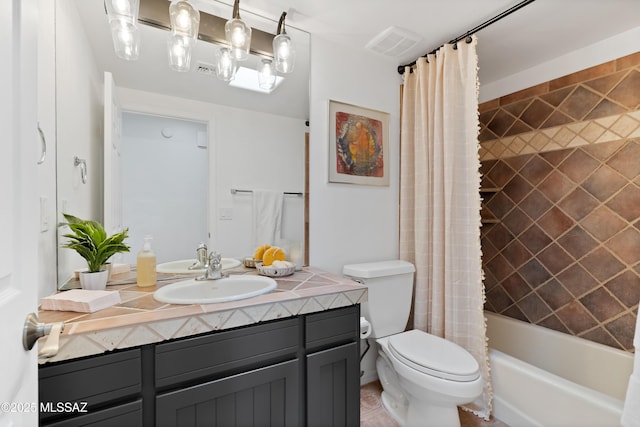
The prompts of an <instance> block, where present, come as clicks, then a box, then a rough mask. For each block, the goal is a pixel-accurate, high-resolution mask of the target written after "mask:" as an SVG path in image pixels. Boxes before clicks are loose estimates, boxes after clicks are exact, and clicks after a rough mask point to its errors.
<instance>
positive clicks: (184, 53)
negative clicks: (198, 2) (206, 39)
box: [167, 0, 200, 72]
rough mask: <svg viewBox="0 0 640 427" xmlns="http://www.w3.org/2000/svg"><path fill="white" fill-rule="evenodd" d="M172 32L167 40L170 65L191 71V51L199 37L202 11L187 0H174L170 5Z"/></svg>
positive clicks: (175, 68) (177, 68) (178, 69)
mask: <svg viewBox="0 0 640 427" xmlns="http://www.w3.org/2000/svg"><path fill="white" fill-rule="evenodd" d="M169 16H170V18H171V33H170V34H169V39H168V41H167V46H168V53H169V66H170V67H171V68H173V69H174V70H176V71H183V72H184V71H189V69H190V68H191V51H192V50H193V46H195V44H196V40H197V38H198V29H199V27H200V12H198V9H196V8H194V7H193V6H192V5H191V3H189V2H188V1H187V0H178V1H173V2H172V3H171V5H170V6H169Z"/></svg>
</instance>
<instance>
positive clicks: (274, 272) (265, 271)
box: [256, 262, 296, 277]
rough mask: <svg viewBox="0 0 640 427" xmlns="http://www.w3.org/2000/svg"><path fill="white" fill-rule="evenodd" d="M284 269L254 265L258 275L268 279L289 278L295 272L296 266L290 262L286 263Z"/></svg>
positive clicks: (260, 264)
mask: <svg viewBox="0 0 640 427" xmlns="http://www.w3.org/2000/svg"><path fill="white" fill-rule="evenodd" d="M286 264H287V266H286V267H273V266H264V265H262V263H261V262H258V263H256V269H257V270H258V274H262V275H263V276H269V277H283V276H291V275H292V274H293V273H295V272H296V265H295V264H294V263H292V262H286Z"/></svg>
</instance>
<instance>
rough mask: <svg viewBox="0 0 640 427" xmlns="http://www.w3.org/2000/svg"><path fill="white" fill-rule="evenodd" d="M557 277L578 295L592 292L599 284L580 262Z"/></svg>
mask: <svg viewBox="0 0 640 427" xmlns="http://www.w3.org/2000/svg"><path fill="white" fill-rule="evenodd" d="M557 279H558V281H559V282H560V283H562V285H563V286H564V287H565V288H566V289H567V290H568V291H569V292H571V293H572V294H573V295H574V296H576V297H580V296H582V295H584V294H586V293H588V292H590V291H591V290H593V289H594V288H595V287H597V286H598V285H599V284H598V282H597V281H596V280H595V279H594V278H593V276H591V275H590V274H589V273H588V272H587V270H585V269H584V268H582V266H580V265H579V264H574V265H572V266H571V267H569V268H568V269H566V270H565V271H563V272H562V273H560V274H559V275H558V277H557Z"/></svg>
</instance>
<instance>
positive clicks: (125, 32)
mask: <svg viewBox="0 0 640 427" xmlns="http://www.w3.org/2000/svg"><path fill="white" fill-rule="evenodd" d="M110 25H111V38H112V40H113V48H114V50H115V51H116V55H117V56H118V57H119V58H122V59H125V60H127V61H134V60H136V59H138V57H139V56H140V31H139V30H138V27H137V26H136V25H132V24H130V23H128V22H122V21H120V20H114V21H111V24H110Z"/></svg>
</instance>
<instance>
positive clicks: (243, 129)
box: [43, 0, 309, 286]
mask: <svg viewBox="0 0 640 427" xmlns="http://www.w3.org/2000/svg"><path fill="white" fill-rule="evenodd" d="M141 1H143V2H144V1H146V0H141ZM153 1H156V0H153ZM229 3H232V2H229ZM193 4H194V6H196V7H197V8H198V9H200V10H201V12H205V13H208V14H211V15H215V16H219V17H222V18H225V19H229V18H230V17H231V16H232V5H231V4H225V3H221V2H218V1H212V0H208V1H193ZM166 5H167V8H168V7H169V2H168V1H166ZM280 12H281V11H273V15H274V16H275V15H279V14H280ZM241 14H242V18H243V19H244V20H245V21H246V22H247V23H248V24H249V25H251V26H252V27H253V28H256V29H259V30H261V31H264V32H268V33H271V34H275V33H276V29H277V22H276V21H274V20H271V19H266V18H264V17H261V16H258V15H256V14H253V13H251V11H249V10H243V11H241ZM51 15H52V16H51V19H53V22H54V23H55V24H54V26H53V28H54V30H53V32H54V34H52V36H53V41H51V43H50V44H51V45H52V46H53V47H54V48H55V55H51V57H52V58H54V59H53V61H52V62H53V63H52V64H49V65H48V69H49V70H50V71H51V73H50V74H51V76H50V77H49V78H48V81H50V82H51V84H52V85H55V127H56V130H55V135H56V144H55V145H56V181H57V185H56V193H57V195H56V197H57V210H58V214H60V213H62V212H68V213H71V214H74V215H77V216H80V217H91V218H97V219H100V220H102V221H104V222H105V225H107V228H108V231H110V232H111V231H115V230H114V228H117V227H128V228H129V230H130V236H131V237H130V239H129V244H130V245H131V247H132V251H131V253H130V254H126V255H125V256H124V257H123V258H122V259H121V260H120V261H121V262H125V263H135V254H136V253H137V251H138V250H139V249H140V248H141V246H142V243H143V236H144V235H147V234H151V235H153V238H154V242H153V245H154V246H155V247H156V252H157V256H158V261H159V262H165V261H171V260H174V259H176V258H189V257H193V256H195V250H196V248H197V246H198V244H199V243H200V242H205V243H207V244H208V246H209V248H210V249H216V250H218V251H220V252H221V253H222V255H223V256H228V257H234V258H241V257H244V256H250V255H251V254H252V251H253V245H254V244H255V243H256V242H255V233H254V232H253V231H252V224H253V218H254V216H255V212H254V211H253V210H254V209H255V207H254V206H253V203H252V193H251V191H253V190H262V189H264V190H277V191H282V192H283V193H289V195H286V196H285V197H284V202H283V212H282V220H283V223H282V231H281V239H282V242H288V243H292V244H294V245H300V246H302V247H303V248H304V247H305V232H304V229H305V209H304V206H305V196H304V191H305V188H304V182H305V162H304V156H305V144H306V142H305V141H306V138H305V136H306V134H307V133H308V115H309V35H308V34H307V33H305V32H303V31H300V30H297V29H296V28H295V23H294V22H293V23H292V22H288V23H287V27H286V30H287V34H289V35H290V36H291V37H292V39H293V40H294V43H295V46H296V53H297V55H296V62H295V67H294V70H293V72H292V73H291V74H287V75H286V76H284V79H283V81H282V83H281V84H280V85H279V86H278V87H276V89H275V90H273V92H271V93H268V94H266V93H260V92H254V91H251V90H247V89H241V88H237V87H234V86H233V85H231V84H228V83H226V82H223V81H221V80H219V79H217V78H216V76H215V73H213V74H212V73H211V68H212V65H213V64H215V56H216V52H217V51H218V49H219V46H218V45H215V44H212V43H208V42H204V41H202V40H199V41H198V42H197V43H196V46H195V50H194V51H193V54H192V59H191V62H192V63H191V67H190V68H191V70H190V71H189V72H176V71H174V70H172V69H171V68H170V67H169V64H168V58H167V38H168V34H169V32H168V31H166V30H163V29H160V28H156V27H153V26H149V25H140V36H141V46H140V57H139V59H138V60H136V61H125V60H122V59H119V58H118V57H117V56H116V54H115V52H114V49H113V44H112V40H111V34H110V29H109V24H108V20H107V16H106V13H105V7H104V3H103V0H55V7H53V8H52V12H51ZM260 59H261V58H260V57H258V56H252V57H250V59H249V60H248V61H246V62H243V63H240V64H239V65H240V66H243V67H246V68H247V69H249V70H255V68H256V66H257V63H258V62H259V61H260ZM43 66H44V67H47V64H46V63H45V64H43ZM105 72H107V73H105ZM45 74H46V73H45ZM105 86H107V92H105ZM105 93H107V95H105ZM105 108H106V109H107V110H108V113H107V117H111V118H110V119H109V118H107V119H105ZM105 130H106V131H107V132H106V134H107V136H106V137H105ZM111 137H114V138H115V139H114V140H117V141H118V142H113V141H111V140H110V138H111ZM105 138H106V139H107V140H108V142H106V143H105ZM110 145H111V147H112V149H113V150H115V152H117V155H120V156H122V158H121V159H120V160H119V161H118V162H115V161H113V159H110V156H111V154H109V146H110ZM105 147H107V149H106V150H105ZM76 158H77V159H78V160H79V161H80V163H79V164H78V162H77V161H76V160H75V159H76ZM114 187H115V188H116V189H115V190H114ZM232 190H245V191H239V192H234V191H232ZM291 193H293V194H291ZM297 193H301V194H303V196H298V195H297ZM105 195H106V197H105ZM119 200H121V202H119ZM120 218H121V219H120ZM58 219H60V218H58ZM194 224H198V225H197V226H194ZM192 226H193V227H192ZM58 239H59V243H60V240H61V237H60V235H59V236H58ZM262 243H272V244H273V243H276V244H277V243H279V242H262ZM283 244H285V243H283ZM307 247H308V246H307ZM82 266H83V263H82V260H81V259H79V257H77V255H76V254H75V253H72V251H69V250H65V249H59V251H58V285H59V286H61V285H62V284H64V283H65V282H66V281H68V280H69V278H70V277H72V276H73V272H74V270H77V269H79V268H81V267H82Z"/></svg>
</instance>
